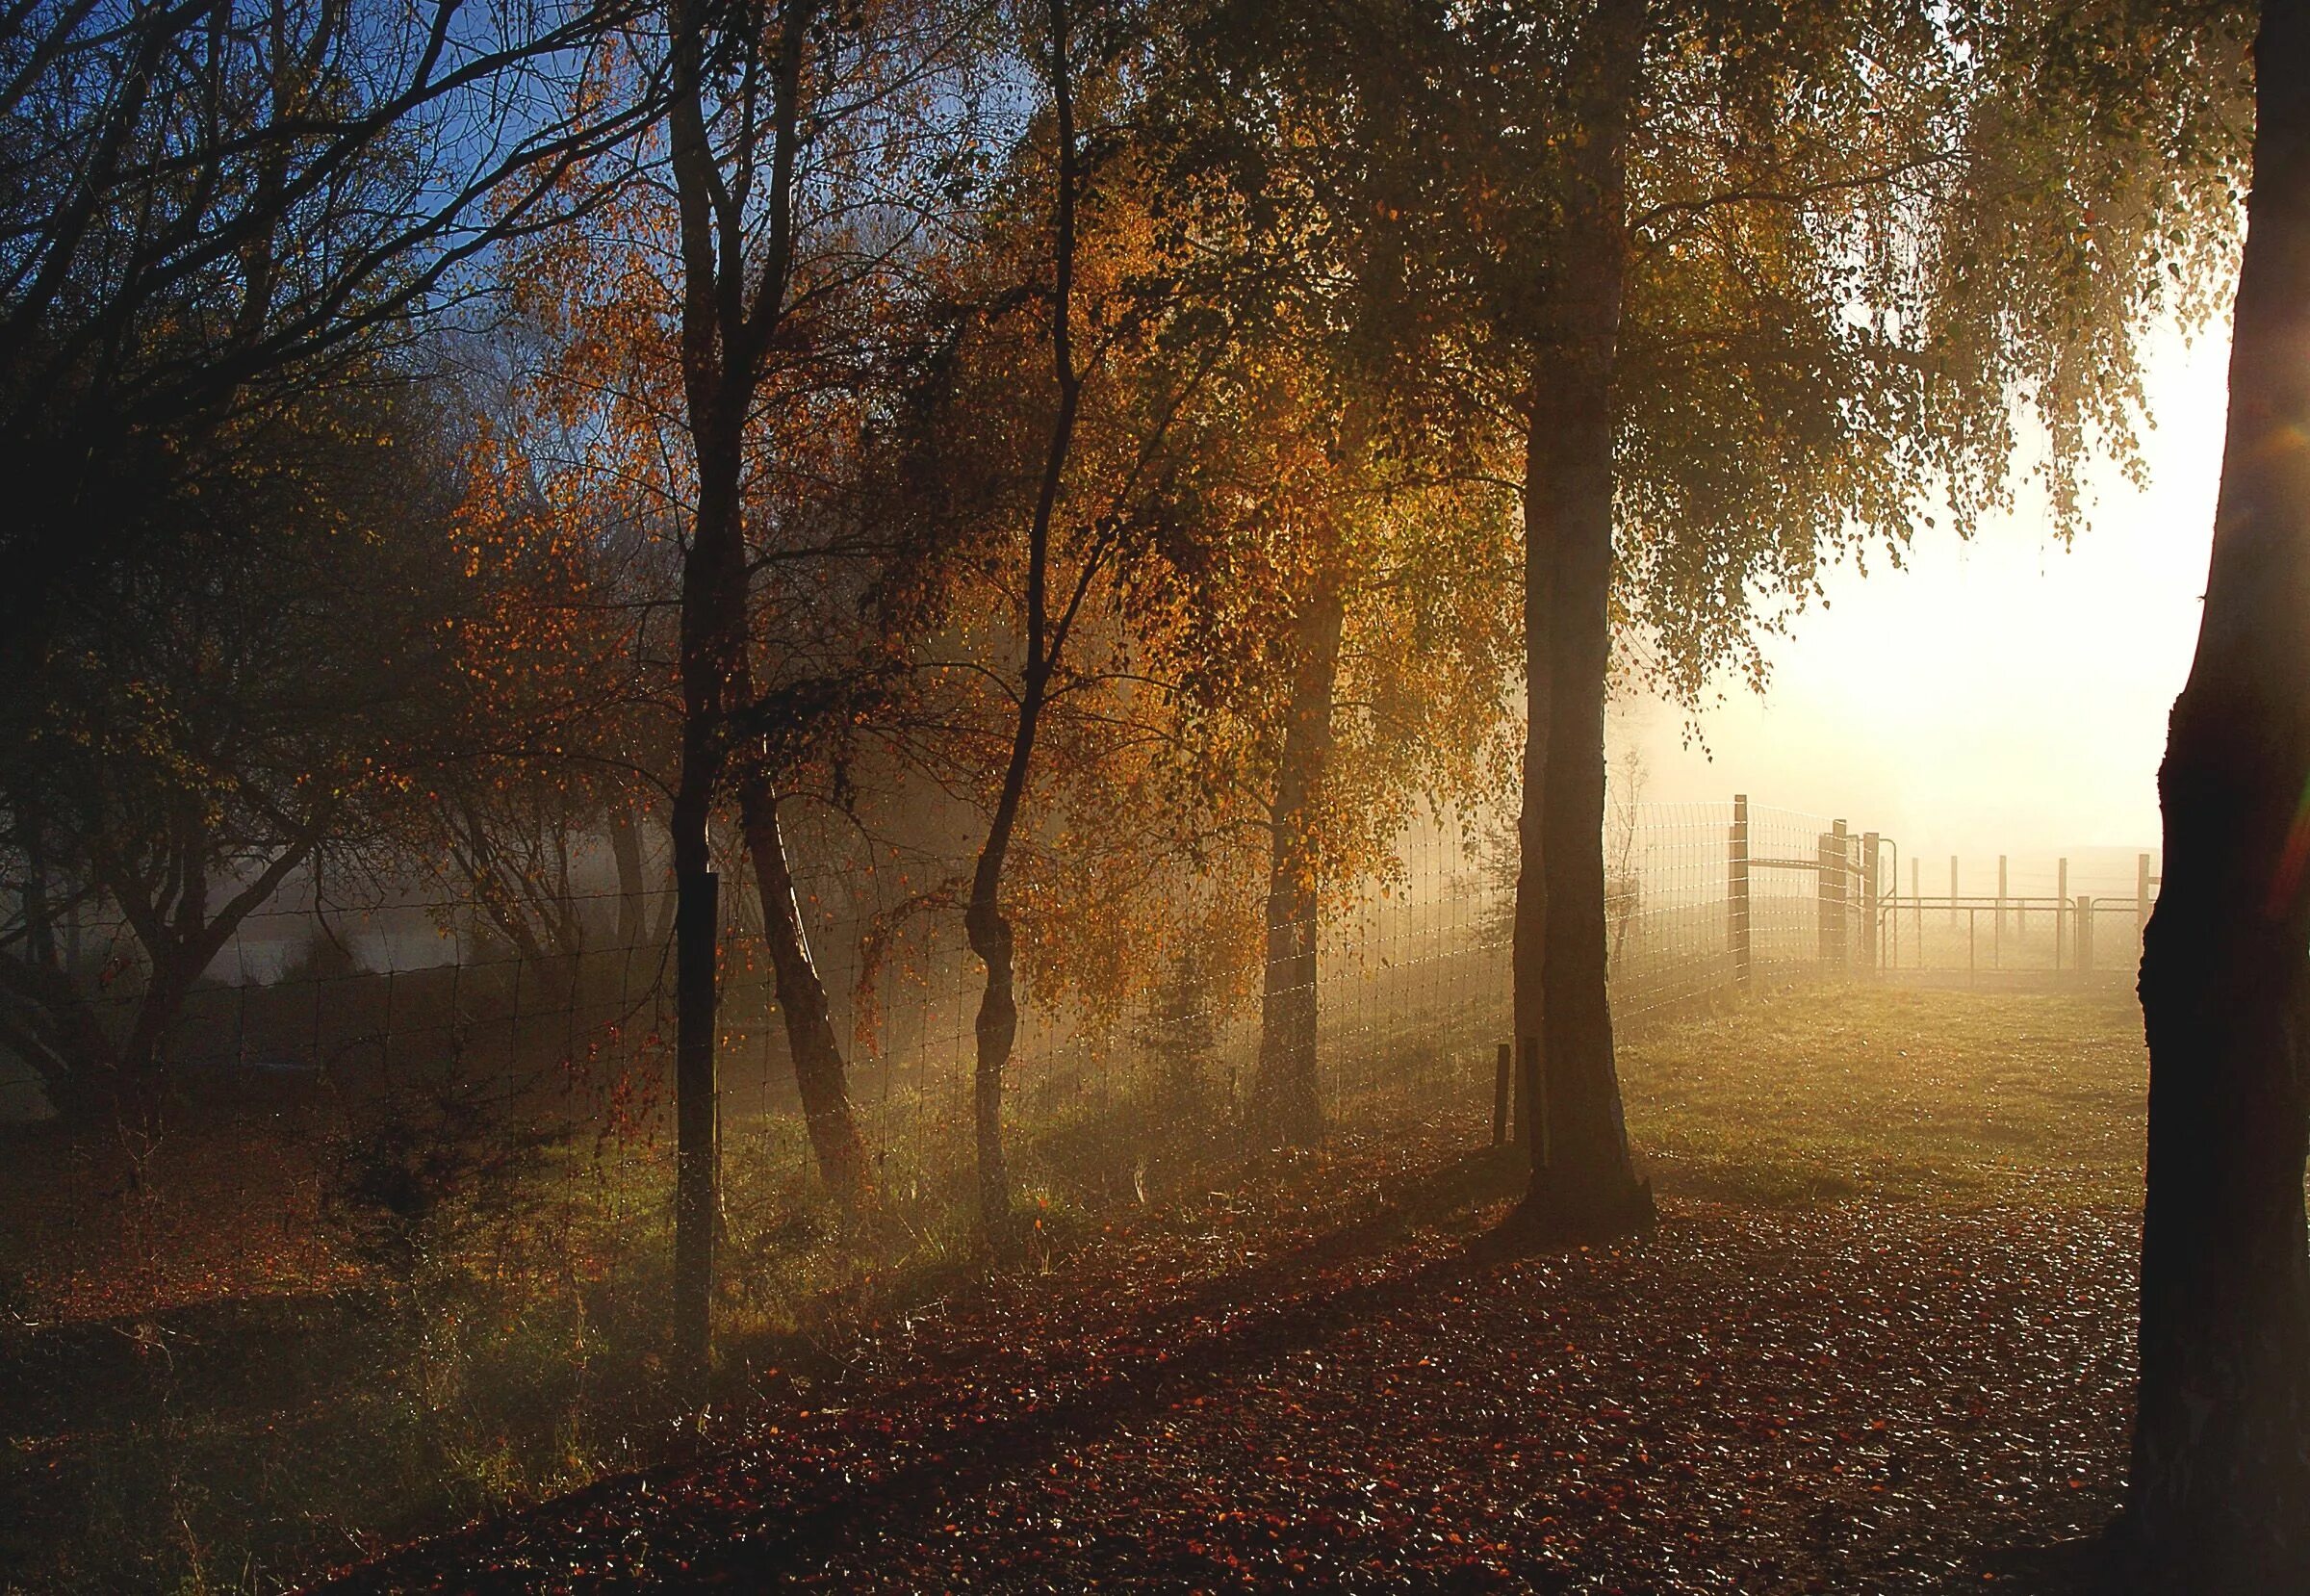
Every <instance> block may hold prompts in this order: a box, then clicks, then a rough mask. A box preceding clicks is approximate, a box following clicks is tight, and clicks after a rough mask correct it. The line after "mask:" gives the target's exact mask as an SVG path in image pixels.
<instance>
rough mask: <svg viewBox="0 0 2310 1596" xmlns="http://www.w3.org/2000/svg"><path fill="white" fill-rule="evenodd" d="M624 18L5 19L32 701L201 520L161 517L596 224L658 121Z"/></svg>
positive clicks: (20, 656)
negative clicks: (204, 480) (39, 680)
mask: <svg viewBox="0 0 2310 1596" xmlns="http://www.w3.org/2000/svg"><path fill="white" fill-rule="evenodd" d="M631 14H632V12H631V9H630V8H628V7H625V6H622V5H620V4H618V3H616V0H610V3H607V4H600V5H597V4H592V3H588V0H573V3H571V4H568V5H562V4H558V3H556V4H551V5H548V6H545V7H543V8H537V9H517V10H514V11H507V12H504V13H496V14H493V15H492V16H490V17H489V18H487V19H483V18H481V17H479V16H477V15H475V13H473V12H472V11H471V9H470V8H466V7H463V6H461V5H460V4H458V3H457V0H440V3H438V4H431V5H424V6H419V7H416V8H412V9H408V10H402V9H398V8H394V7H385V6H376V5H371V4H362V3H356V4H340V3H337V0H250V3H237V0H200V3H197V4H192V3H180V4H155V5H143V6H136V7H130V8H119V7H110V6H102V5H97V4H93V3H91V0H33V3H30V4H26V5H23V6H19V7H16V8H13V9H12V10H11V11H10V13H8V17H7V21H6V23H5V24H4V25H0V239H4V240H5V243H0V470H5V471H6V472H7V473H8V476H9V478H10V480H11V481H13V483H14V484H15V485H16V486H15V494H16V501H15V507H14V513H13V515H12V516H11V517H10V518H9V521H8V525H7V528H6V529H5V530H0V562H5V564H6V567H7V569H8V570H9V572H10V574H11V579H10V580H9V582H8V584H7V589H6V597H5V599H4V600H0V637H4V638H5V639H6V642H5V644H4V645H0V646H4V647H5V648H6V649H7V656H6V659H7V670H8V674H9V676H10V677H11V679H12V680H13V681H19V682H21V681H24V680H26V679H27V675H28V666H36V665H37V663H38V661H39V657H40V650H39V640H40V637H41V635H42V632H41V628H42V626H43V624H44V622H45V621H46V620H47V618H48V617H49V616H51V615H52V614H54V613H55V612H56V610H57V608H58V606H59V605H64V604H68V603H70V602H72V601H73V600H74V599H75V597H76V593H75V586H76V584H78V583H81V582H83V581H96V582H101V580H102V579H104V576H105V573H106V571H107V570H108V568H109V567H111V566H113V565H115V564H116V563H117V562H119V561H121V560H124V559H128V558H132V557H134V556H135V555H136V553H137V552H138V551H139V550H140V549H141V547H143V546H144V545H146V544H148V543H149V542H151V541H152V540H155V539H160V538H165V537H167V536H169V535H175V534H178V533H181V532H182V530H183V528H181V526H177V525H175V524H173V523H171V522H169V521H168V520H167V517H165V516H157V515H155V514H154V513H152V506H154V505H156V504H158V503H161V502H165V501H167V499H168V498H169V496H170V495H171V494H172V493H173V492H175V491H176V490H177V489H178V488H180V487H182V486H183V485H184V484H186V483H187V482H189V481H195V480H197V479H198V477H199V476H200V474H201V473H202V472H203V471H204V470H207V469H210V467H211V465H212V463H213V455H214V450H216V449H217V448H218V447H223V446H224V444H225V442H226V441H227V440H228V439H229V437H230V436H231V435H232V430H233V428H234V427H235V426H236V425H241V424H242V423H244V422H246V421H247V420H249V419H250V418H252V417H255V416H259V415H261V414H262V413H263V412H265V411H266V410H268V409H269V408H270V407H274V406H282V405H289V406H294V405H295V403H297V402H299V401H300V398H301V396H303V395H305V394H308V393H310V392H311V391H312V389H313V388H314V386H315V385H316V384H317V383H319V382H321V381H322V380H325V379H327V377H328V375H329V373H338V374H340V375H347V376H353V377H356V378H357V376H358V369H359V366H360V363H361V362H362V361H364V360H367V359H370V358H372V357H373V356H374V354H375V352H376V350H377V349H378V348H380V347H381V346H382V345H386V344H391V343H394V342H397V341H398V340H400V339H402V338H405V337H406V336H407V334H408V332H409V330H410V329H411V327H412V325H413V324H414V323H415V322H417V321H418V320H419V319H420V318H421V317H423V316H424V314H426V313H427V312H428V311H429V310H430V309H431V308H433V307H434V306H435V305H436V304H437V303H438V302H439V300H440V299H441V298H442V297H443V296H445V295H446V294H448V293H449V292H453V291H454V290H456V289H457V288H458V286H459V285H460V282H461V278H460V275H459V273H460V271H461V269H462V268H463V267H465V266H466V265H467V264H468V263H472V262H475V261H476V260H478V259H480V258H482V257H484V256H486V255H487V254H488V252H489V251H491V250H492V249H493V248H495V247H497V246H498V245H501V243H503V242H504V241H505V240H507V239H510V238H517V237H521V236H524V235H525V234H527V233H529V232H531V231H533V230H536V229H539V228H545V227H550V226H552V225H554V224H556V223H557V222H558V221H559V220H560V219H564V218H566V217H567V216H568V215H569V214H570V211H571V205H570V203H569V201H570V198H571V193H570V191H569V190H568V189H567V188H566V187H565V181H564V180H565V179H566V177H567V176H568V174H569V173H570V172H571V170H572V169H573V168H574V167H576V166H577V165H578V164H579V163H581V162H583V161H584V160H586V159H587V158H588V157H589V156H591V155H593V154H595V153H597V152H599V151H601V150H603V149H604V148H607V147H610V146H612V145H614V144H615V143H616V142H619V141H620V140H622V139H623V138H625V137H626V136H627V134H629V132H630V131H631V129H632V128H633V127H634V126H635V125H636V124H637V123H638V122H639V121H641V120H644V119H646V118H647V116H648V115H649V102H648V98H647V96H645V97H644V98H643V99H641V100H639V101H636V102H632V103H627V102H623V101H621V102H618V103H616V104H607V103H605V102H603V101H602V100H600V99H598V98H597V97H596V96H595V95H594V94H593V92H592V89H593V68H594V66H595V64H596V63H597V61H598V59H599V58H598V51H599V49H600V46H601V45H602V44H603V40H604V39H605V38H606V37H607V36H609V35H611V34H613V33H614V32H616V31H617V30H618V29H619V28H620V27H622V26H623V25H624V24H625V23H626V22H627V21H628V20H629V18H630V16H631Z"/></svg>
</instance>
